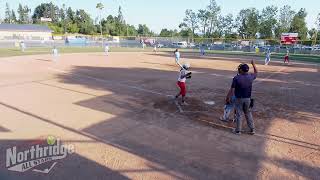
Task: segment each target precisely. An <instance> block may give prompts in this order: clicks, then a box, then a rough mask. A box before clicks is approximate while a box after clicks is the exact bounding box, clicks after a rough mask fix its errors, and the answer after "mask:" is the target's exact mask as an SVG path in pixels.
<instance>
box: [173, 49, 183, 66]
mask: <svg viewBox="0 0 320 180" xmlns="http://www.w3.org/2000/svg"><path fill="white" fill-rule="evenodd" d="M174 56H175V60H176V64H177V65H178V66H179V67H180V68H183V67H182V65H181V64H180V52H179V49H176V50H175V51H174Z"/></svg>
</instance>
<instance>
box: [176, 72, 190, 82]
mask: <svg viewBox="0 0 320 180" xmlns="http://www.w3.org/2000/svg"><path fill="white" fill-rule="evenodd" d="M187 73H188V72H187V70H185V69H181V70H180V73H179V77H178V81H179V82H186V80H187V78H186V77H185V75H186V74H187Z"/></svg>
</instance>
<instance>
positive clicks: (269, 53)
mask: <svg viewBox="0 0 320 180" xmlns="http://www.w3.org/2000/svg"><path fill="white" fill-rule="evenodd" d="M270 61H271V50H270V48H268V49H267V51H266V59H265V65H268V64H269V62H270Z"/></svg>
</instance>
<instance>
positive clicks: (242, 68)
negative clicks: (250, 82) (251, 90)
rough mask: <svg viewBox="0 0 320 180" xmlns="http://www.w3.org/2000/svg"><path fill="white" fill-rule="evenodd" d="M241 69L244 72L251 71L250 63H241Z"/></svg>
mask: <svg viewBox="0 0 320 180" xmlns="http://www.w3.org/2000/svg"><path fill="white" fill-rule="evenodd" d="M240 69H241V70H242V71H243V72H245V73H246V72H249V69H250V68H249V66H248V64H240V65H239V70H240Z"/></svg>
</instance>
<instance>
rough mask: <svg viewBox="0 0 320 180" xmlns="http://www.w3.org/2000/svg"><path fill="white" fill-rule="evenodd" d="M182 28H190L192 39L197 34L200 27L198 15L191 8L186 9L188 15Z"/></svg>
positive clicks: (181, 25)
mask: <svg viewBox="0 0 320 180" xmlns="http://www.w3.org/2000/svg"><path fill="white" fill-rule="evenodd" d="M179 27H180V28H185V29H190V30H191V32H192V34H191V36H192V40H193V37H194V35H195V31H196V30H197V29H198V28H199V26H198V17H197V15H196V13H195V12H193V11H192V10H191V9H187V10H186V16H185V18H184V19H183V23H181V24H180V26H179Z"/></svg>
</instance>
